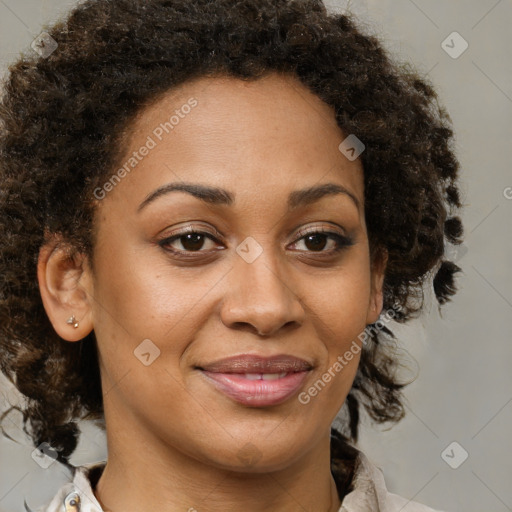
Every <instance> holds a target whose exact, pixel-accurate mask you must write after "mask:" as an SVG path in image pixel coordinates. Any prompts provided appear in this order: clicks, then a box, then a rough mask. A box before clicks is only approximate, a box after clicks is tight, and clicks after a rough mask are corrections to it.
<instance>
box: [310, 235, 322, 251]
mask: <svg viewBox="0 0 512 512" xmlns="http://www.w3.org/2000/svg"><path fill="white" fill-rule="evenodd" d="M319 238H324V242H323V243H320V247H316V249H315V243H313V248H312V249H313V250H319V251H321V250H322V249H323V248H324V247H325V238H326V235H322V234H314V235H308V236H307V237H306V240H305V244H306V247H307V248H308V249H310V248H311V247H309V246H308V241H310V240H315V239H316V240H317V241H318V239H319Z"/></svg>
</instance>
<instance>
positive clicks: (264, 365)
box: [199, 354, 313, 373]
mask: <svg viewBox="0 0 512 512" xmlns="http://www.w3.org/2000/svg"><path fill="white" fill-rule="evenodd" d="M199 368H200V369H201V370H205V371H207V372H211V373H281V372H287V373H289V372H304V371H308V370H311V369H312V368H313V365H312V364H310V363H308V362H307V361H305V360H304V359H300V358H299V357H295V356H291V355H288V354H277V355H274V356H270V357H266V356H261V355H258V354H241V355H237V356H232V357H226V358H224V359H219V360H217V361H215V362H213V363H209V364H206V365H201V366H199Z"/></svg>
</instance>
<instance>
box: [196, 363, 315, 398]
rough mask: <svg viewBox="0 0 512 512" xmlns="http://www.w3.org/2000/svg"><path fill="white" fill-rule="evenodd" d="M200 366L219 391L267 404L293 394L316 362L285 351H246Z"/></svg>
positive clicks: (203, 373)
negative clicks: (255, 353)
mask: <svg viewBox="0 0 512 512" xmlns="http://www.w3.org/2000/svg"><path fill="white" fill-rule="evenodd" d="M197 369H198V370H200V371H201V373H202V375H203V376H204V377H205V378H206V380H207V381H208V382H209V383H210V384H212V385H213V386H214V387H215V388H216V389H217V390H218V391H220V392H221V393H223V394H225V395H226V396H228V397H229V398H231V399H232V400H234V401H235V402H238V403H240V404H243V405H246V406H250V407H265V406H272V405H278V404H281V403H283V402H285V401H286V400H288V399H289V398H290V397H291V396H293V395H294V394H295V393H296V392H297V391H298V390H299V389H300V387H301V386H302V385H303V383H304V380H305V379H306V377H307V376H308V374H309V372H310V371H311V370H312V369H313V365H311V364H310V363H308V362H307V361H305V360H304V359H300V358H298V357H294V356H290V355H285V354H279V355H276V356H271V357H264V356H260V355H253V354H245V355H239V356H233V357H228V358H225V359H220V360H218V361H215V362H214V363H211V364H207V365H202V366H200V367H197ZM247 374H249V375H248V376H247ZM269 374H270V375H269ZM276 374H278V375H276ZM279 374H281V375H279ZM263 375H266V377H263ZM268 379H271V380H268Z"/></svg>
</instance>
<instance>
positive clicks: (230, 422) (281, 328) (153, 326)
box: [38, 73, 386, 512]
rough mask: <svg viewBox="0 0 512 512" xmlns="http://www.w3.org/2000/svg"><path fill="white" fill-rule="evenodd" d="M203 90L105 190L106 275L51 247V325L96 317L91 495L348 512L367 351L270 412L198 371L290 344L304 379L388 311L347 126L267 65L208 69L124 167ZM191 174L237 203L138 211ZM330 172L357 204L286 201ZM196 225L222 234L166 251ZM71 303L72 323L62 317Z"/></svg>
mask: <svg viewBox="0 0 512 512" xmlns="http://www.w3.org/2000/svg"><path fill="white" fill-rule="evenodd" d="M191 97H193V98H195V99H196V100H197V101H198V104H197V106H196V107H195V108H193V109H192V110H191V112H190V113H189V114H188V115H187V116H184V118H183V119H180V121H179V124H177V125H176V126H175V128H174V130H173V131H172V132H170V133H169V134H165V135H164V137H163V138H162V141H160V142H158V144H157V145H156V147H154V148H153V149H151V151H149V154H148V155H147V156H145V157H144V158H143V159H142V161H140V162H139V163H138V165H137V166H136V168H135V169H134V170H133V171H131V173H130V174H128V175H127V176H126V177H124V178H123V179H122V180H121V182H120V183H118V184H117V186H115V188H114V189H113V190H111V191H110V192H108V194H107V195H106V197H105V198H104V199H102V200H101V201H97V203H98V204H97V215H96V218H95V223H96V229H97V244H96V246H95V248H94V269H95V272H94V273H93V272H92V270H91V267H90V264H89V263H90V262H88V261H87V259H86V258H85V257H84V256H81V255H78V256H77V257H76V258H75V259H74V260H73V261H70V260H69V259H66V257H65V252H64V251H63V250H61V249H60V248H55V241H56V240H55V239H52V240H50V241H49V242H48V243H47V244H46V245H45V246H44V247H42V249H41V252H40V257H39V264H38V279H39V284H40V289H41V296H42V299H43V303H44V306H45V309H46V311H47V314H48V316H49V318H50V320H51V322H52V324H53V326H54V328H55V330H56V331H57V332H58V334H59V335H60V336H61V337H62V338H63V339H65V340H67V341H69V342H75V341H78V340H81V339H82V338H83V337H85V336H86V335H87V334H88V333H90V332H91V331H92V330H93V329H94V331H95V335H96V338H97V341H98V347H99V352H100V368H101V377H102V387H103V398H104V408H105V419H106V425H107V442H108V452H109V457H108V463H107V466H106V468H105V471H104V473H103V475H102V477H101V478H100V481H99V482H98V485H97V486H96V488H95V495H96V497H97V499H98V500H99V501H100V503H101V505H102V507H103V508H104V509H105V510H111V511H114V512H118V511H121V510H159V511H166V512H175V511H186V510H194V509H196V510H197V511H198V512H201V511H205V510H208V511H210V512H216V511H223V512H226V511H235V510H236V511H238V510H244V511H247V512H253V511H263V510H273V511H279V512H285V511H286V512H289V511H297V510H301V511H302V510H307V511H315V512H318V511H325V512H332V511H337V510H338V508H339V507H340V498H339V496H338V495H337V493H336V489H335V484H334V480H333V478H332V475H331V473H330V452H329V442H330V440H329V434H330V425H331V423H332V421H333V420H334V418H335V416H336V414H337V413H338V412H339V409H340V408H341V406H342V405H343V402H344V400H345V398H346V396H347V394H348V392H349V391H350V388H351V386H352V382H353V379H354V377H355V374H356V371H357V366H358V363H359V357H360V354H356V355H355V356H354V358H353V359H352V360H351V361H349V362H348V364H346V366H344V367H343V369H342V370H341V371H339V372H337V373H336V376H335V377H334V378H332V379H331V380H330V382H329V383H328V384H326V385H325V387H324V388H323V389H322V390H321V391H320V392H319V393H318V394H317V396H315V397H312V398H311V401H310V402H309V403H307V404H302V403H300V401H299V400H298V397H297V394H296V395H294V396H293V397H292V398H290V399H288V400H287V401H286V402H284V403H282V404H280V405H275V406H269V407H249V406H244V405H241V404H239V403H236V402H234V401H233V400H231V399H230V398H228V397H226V396H225V395H224V394H222V393H220V392H219V391H218V390H217V389H215V388H214V387H212V385H211V384H209V383H208V382H207V381H206V379H205V378H204V376H203V375H202V374H201V373H200V371H198V370H197V369H196V368H195V366H196V365H199V364H200V363H203V364H204V363H207V362H213V361H215V360H218V359H221V358H224V357H228V356H232V355H238V354H244V353H250V354H263V355H274V354H290V355H294V356H297V357H301V358H303V359H306V360H307V361H310V362H312V363H313V364H314V366H315V368H314V370H313V371H312V372H310V374H309V375H308V377H307V380H306V381H305V384H304V385H303V386H302V388H301V390H300V391H304V390H307V389H308V388H309V387H311V386H312V385H313V383H315V382H316V381H317V380H318V379H319V378H321V377H322V375H323V374H325V372H327V370H328V369H329V368H331V367H332V366H333V365H334V363H335V361H336V360H337V358H338V356H342V355H343V354H344V353H345V352H346V351H347V350H348V349H349V347H350V346H351V344H352V342H353V341H354V340H356V339H357V336H358V334H359V333H361V332H362V331H363V330H364V328H365V326H366V325H368V324H370V323H374V322H375V321H376V320H377V319H378V317H379V313H380V312H381V310H382V282H383V277H384V269H385V264H386V259H385V258H381V259H379V260H376V261H375V264H374V265H373V266H372V265H371V263H370V256H369V243H368V237H367V231H366V225H365V217H364V181H363V169H362V164H361V162H360V160H359V159H356V160H354V161H350V160H348V159H347V158H346V157H345V156H344V155H343V154H342V153H341V152H340V151H339V149H338V146H339V144H340V143H341V141H342V140H343V139H344V138H345V137H346V136H347V135H348V134H343V133H342V131H341V130H340V129H339V127H338V126H337V124H336V121H335V117H334V111H333V109H331V107H329V106H328V105H327V104H325V103H324V102H322V101H321V100H320V99H319V98H318V97H317V96H315V95H314V94H312V93H311V92H310V91H309V89H307V88H305V87H304V86H303V85H302V84H301V83H300V81H298V80H297V79H296V78H294V77H291V76H287V75H280V74H275V73H273V74H270V75H267V76H266V77H264V78H262V79H260V80H258V81H251V82H245V81H241V80H237V79H235V78H229V77H222V76H217V77H208V78H201V79H198V80H195V81H192V82H189V83H187V84H184V85H182V86H181V87H179V88H177V89H174V90H172V91H170V92H168V93H166V94H165V95H164V96H163V97H161V98H160V99H158V101H157V102H156V103H154V104H153V105H151V106H149V107H148V108H146V110H144V111H143V112H142V114H141V115H140V116H139V117H138V119H137V120H136V121H135V122H134V123H133V125H132V130H131V132H130V136H129V138H128V139H127V141H126V158H125V159H124V160H123V161H122V162H120V165H122V164H123V163H124V162H125V161H126V160H127V159H128V158H129V156H130V155H131V154H132V153H133V151H136V150H138V149H139V148H140V147H141V146H142V145H143V144H144V143H145V142H146V141H147V137H148V135H151V134H152V132H153V130H154V129H155V127H157V126H159V124H160V123H162V122H165V121H166V120H168V119H169V117H170V116H171V115H172V114H173V113H174V111H175V110H176V109H179V108H180V107H181V106H182V105H183V104H185V103H186V102H187V100H188V99H189V98H191ZM153 138H155V137H153ZM155 140H157V139H155ZM182 181H186V182H192V183H200V184H206V185H212V186H218V187H222V188H224V189H226V190H228V191H230V192H231V193H232V194H234V195H235V198H236V200H235V202H234V203H233V204H232V205H212V204H206V203H204V202H203V201H201V200H199V199H197V198H195V197H193V196H192V195H190V194H187V193H185V192H176V191H175V192H171V193H169V194H166V195H162V196H161V197H159V198H158V199H156V200H155V201H154V202H152V203H150V204H148V205H147V206H146V207H145V208H143V209H142V210H141V211H140V212H138V211H137V208H138V207H139V205H140V204H141V203H142V202H143V201H144V199H145V198H146V197H147V196H148V195H149V194H150V193H151V192H152V191H154V190H155V189H157V188H158V187H160V186H162V185H165V184H168V183H171V182H182ZM324 183H333V184H337V185H340V186H342V187H344V188H345V189H346V190H348V191H349V192H350V193H351V194H353V196H355V198H356V199H357V200H358V202H359V205H358V206H357V205H356V204H355V203H354V201H353V200H352V199H351V198H350V197H349V195H347V194H336V195H326V196H324V197H322V198H321V199H320V200H318V201H317V202H314V203H311V204H310V205H307V206H304V207H300V208H297V209H295V210H289V209H288V208H287V198H288V195H289V194H290V193H291V192H293V191H295V190H298V189H302V188H306V187H310V186H314V185H319V184H324ZM190 225H191V226H193V227H194V228H196V229H194V231H195V232H197V231H203V232H208V233H209V234H212V235H213V236H214V240H212V239H210V238H208V237H203V238H202V239H200V241H201V240H202V241H203V243H202V244H201V243H198V242H197V241H196V242H195V244H192V243H190V242H188V243H187V240H186V239H185V238H183V237H182V238H181V239H179V238H178V239H176V240H174V242H172V243H171V244H170V245H168V246H166V247H167V250H166V249H165V248H164V247H161V246H159V245H158V243H157V242H158V241H159V240H163V239H165V238H168V237H169V236H171V235H174V234H176V233H177V232H179V231H180V230H182V229H183V228H185V227H186V226H190ZM316 227H321V228H322V229H323V231H333V232H335V233H338V234H340V235H345V236H349V237H350V238H351V239H352V242H353V244H352V245H350V246H347V247H344V248H342V249H341V251H340V252H339V253H337V254H331V255H330V256H329V255H327V254H328V252H329V251H330V250H331V249H333V248H335V247H336V241H335V239H333V238H330V237H328V236H327V237H325V236H324V237H323V238H320V239H317V240H316V241H315V240H312V241H311V240H310V241H308V239H307V238H305V235H299V236H298V235H297V234H298V232H299V229H300V228H305V229H306V230H308V231H310V230H311V229H312V228H316ZM215 230H217V231H218V232H219V233H220V234H221V237H220V238H218V237H217V235H216V234H215ZM249 236H250V237H252V238H254V239H255V240H256V241H257V243H258V244H259V245H260V246H261V248H262V251H263V252H262V253H261V254H260V255H259V257H258V258H256V259H255V260H254V261H253V262H252V263H248V262H247V261H246V260H244V259H243V258H242V257H240V256H239V254H238V253H237V252H236V248H237V246H239V245H240V244H241V243H242V242H243V241H244V240H245V239H246V238H247V237H249ZM169 247H171V248H174V249H176V250H181V251H188V253H189V254H192V256H193V257H194V258H192V259H189V260H186V259H184V258H180V257H179V256H175V255H174V256H173V255H172V253H171V252H169ZM191 247H192V249H191ZM194 247H196V249H194ZM216 249H217V250H216ZM322 255H324V256H323V257H322ZM326 255H327V256H326ZM72 314H74V315H75V316H76V318H77V320H79V327H78V328H76V329H75V328H73V326H71V325H68V324H66V319H67V318H69V316H71V315H72ZM144 339H150V340H151V341H152V342H153V343H154V344H155V345H156V346H157V347H158V349H159V350H160V355H159V357H157V358H156V359H155V360H154V361H153V362H152V363H151V364H150V365H149V366H145V365H144V364H142V363H141V361H140V360H139V359H138V358H137V357H135V355H134V350H135V349H136V348H137V347H138V346H139V345H140V343H141V342H142V340H144ZM248 443H250V444H248ZM248 455H249V456H251V455H252V463H249V462H248V461H247V456H248Z"/></svg>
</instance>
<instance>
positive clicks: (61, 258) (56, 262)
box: [37, 236, 94, 341]
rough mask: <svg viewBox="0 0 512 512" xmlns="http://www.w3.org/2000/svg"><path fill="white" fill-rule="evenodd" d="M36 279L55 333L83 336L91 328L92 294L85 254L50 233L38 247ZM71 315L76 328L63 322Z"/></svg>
mask: <svg viewBox="0 0 512 512" xmlns="http://www.w3.org/2000/svg"><path fill="white" fill-rule="evenodd" d="M37 279H38V282H39V290H40V293H41V298H42V301H43V305H44V309H45V311H46V314H47V315H48V318H49V319H50V322H51V323H52V325H53V328H54V329H55V331H56V332H57V334H58V335H59V336H60V337H61V338H63V339H65V340H67V341H78V340H81V339H83V338H85V337H86V336H87V335H88V334H89V333H90V332H91V331H92V329H93V322H92V310H91V300H92V297H93V296H94V293H93V289H92V282H93V281H92V275H91V271H90V268H89V265H88V262H87V259H86V257H85V256H84V255H82V254H81V253H77V254H73V253H72V252H71V250H70V246H69V245H68V244H65V243H62V240H61V239H60V238H57V237H56V236H53V237H52V238H51V239H50V240H49V241H48V242H46V243H45V244H44V245H43V246H42V247H41V248H40V250H39V258H38V263H37ZM72 315H74V316H75V318H76V321H77V322H78V327H77V328H75V327H74V326H73V325H72V324H68V323H66V320H68V318H70V317H71V316H72Z"/></svg>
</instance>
